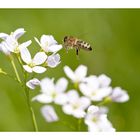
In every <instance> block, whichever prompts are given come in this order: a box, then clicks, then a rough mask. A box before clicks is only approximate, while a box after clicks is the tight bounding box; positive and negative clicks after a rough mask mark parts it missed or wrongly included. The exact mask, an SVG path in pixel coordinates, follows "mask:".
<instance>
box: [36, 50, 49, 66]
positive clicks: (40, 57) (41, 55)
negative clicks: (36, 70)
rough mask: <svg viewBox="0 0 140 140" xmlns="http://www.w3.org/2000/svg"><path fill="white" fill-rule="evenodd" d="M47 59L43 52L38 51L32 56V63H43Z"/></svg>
mask: <svg viewBox="0 0 140 140" xmlns="http://www.w3.org/2000/svg"><path fill="white" fill-rule="evenodd" d="M46 59H47V55H46V54H45V52H38V53H37V54H36V55H35V56H34V58H33V63H34V64H36V65H40V64H43V63H44V62H45V61H46Z"/></svg>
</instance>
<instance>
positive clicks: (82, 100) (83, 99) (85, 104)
mask: <svg viewBox="0 0 140 140" xmlns="http://www.w3.org/2000/svg"><path fill="white" fill-rule="evenodd" d="M80 103H81V108H82V109H86V108H87V107H88V106H89V105H90V100H89V98H87V97H84V96H83V97H80Z"/></svg>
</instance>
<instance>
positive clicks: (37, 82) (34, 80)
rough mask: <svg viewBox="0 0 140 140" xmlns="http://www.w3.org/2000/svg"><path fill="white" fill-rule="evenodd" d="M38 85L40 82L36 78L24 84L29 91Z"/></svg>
mask: <svg viewBox="0 0 140 140" xmlns="http://www.w3.org/2000/svg"><path fill="white" fill-rule="evenodd" d="M38 85H40V81H39V80H38V79H37V78H33V79H31V80H29V81H28V82H27V83H26V86H27V87H29V88H30V89H35V87H36V86H38Z"/></svg>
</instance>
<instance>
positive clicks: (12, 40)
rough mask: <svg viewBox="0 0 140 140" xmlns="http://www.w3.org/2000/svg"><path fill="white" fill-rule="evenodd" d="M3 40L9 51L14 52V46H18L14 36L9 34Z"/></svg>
mask: <svg viewBox="0 0 140 140" xmlns="http://www.w3.org/2000/svg"><path fill="white" fill-rule="evenodd" d="M5 42H6V43H7V48H8V50H9V51H11V52H14V51H15V49H16V48H18V45H19V44H18V42H17V40H15V38H14V37H13V36H12V35H10V36H8V37H7V38H6V40H5Z"/></svg>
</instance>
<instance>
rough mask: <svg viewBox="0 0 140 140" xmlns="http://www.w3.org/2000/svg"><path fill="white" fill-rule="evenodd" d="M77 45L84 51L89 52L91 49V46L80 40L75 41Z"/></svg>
mask: <svg viewBox="0 0 140 140" xmlns="http://www.w3.org/2000/svg"><path fill="white" fill-rule="evenodd" d="M77 45H78V46H79V48H81V49H85V50H89V51H91V50H92V48H91V45H90V44H89V43H87V42H85V41H82V40H78V41H77Z"/></svg>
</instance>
